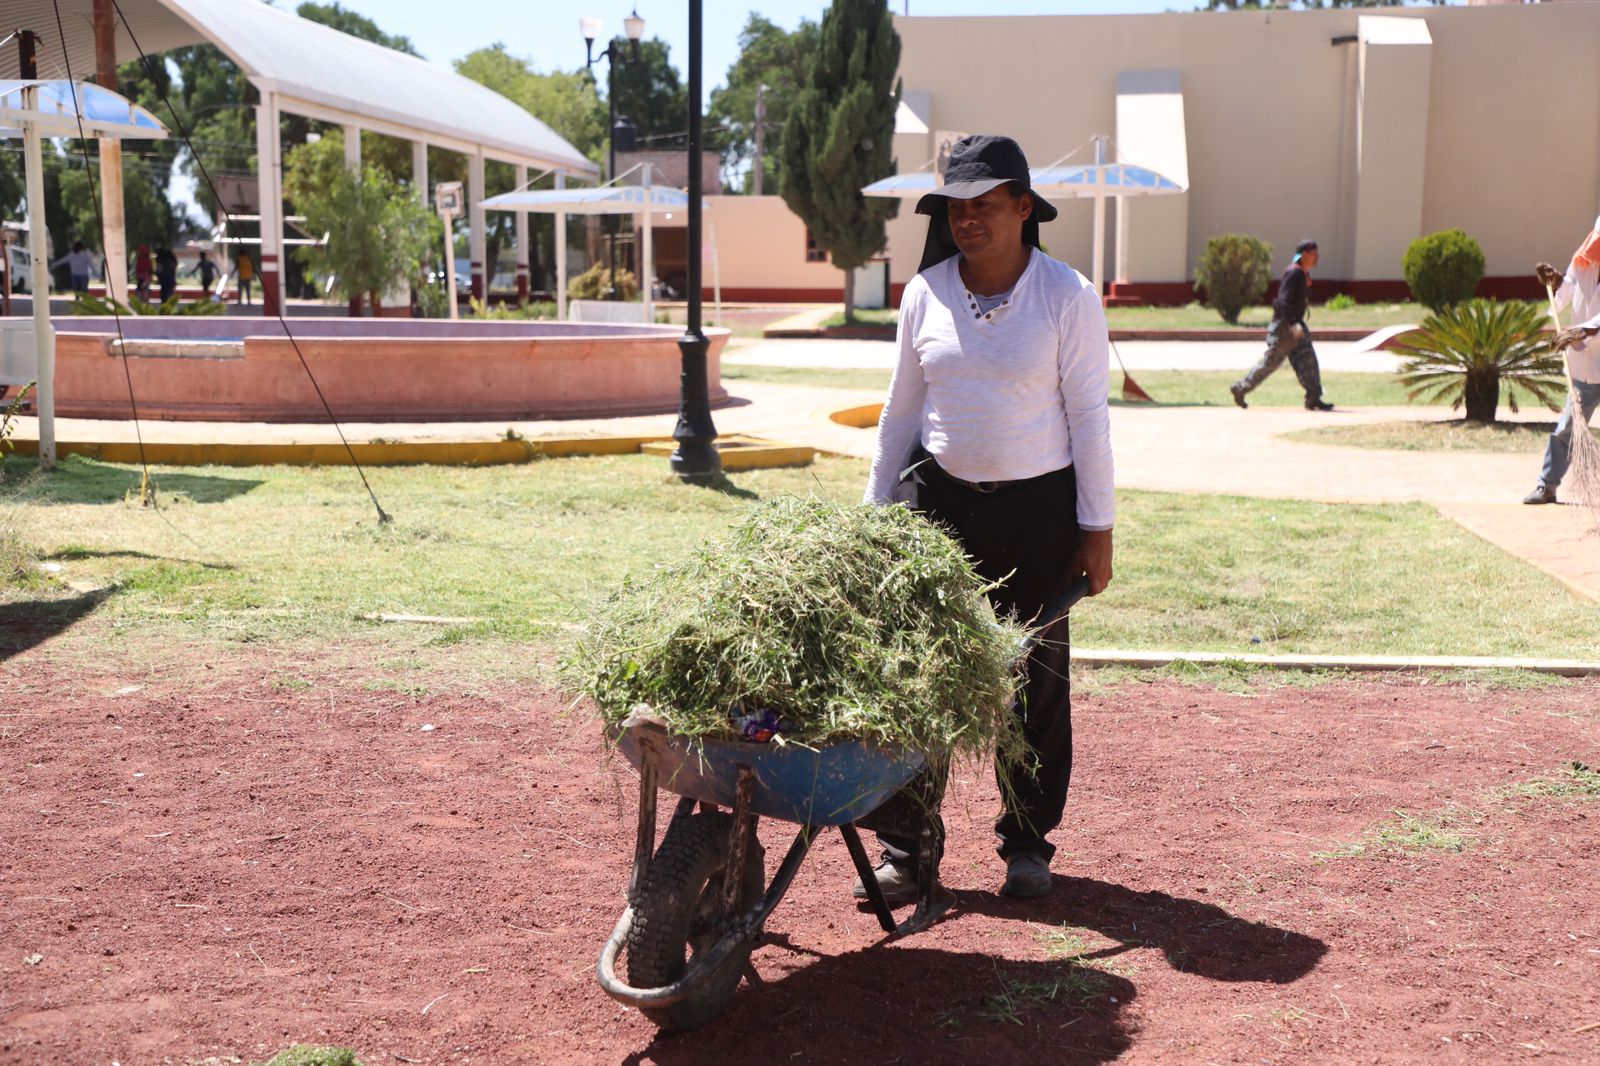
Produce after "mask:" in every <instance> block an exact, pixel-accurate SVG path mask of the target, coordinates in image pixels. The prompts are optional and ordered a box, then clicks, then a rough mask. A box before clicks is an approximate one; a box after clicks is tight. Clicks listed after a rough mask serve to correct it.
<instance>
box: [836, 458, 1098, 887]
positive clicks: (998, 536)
mask: <svg viewBox="0 0 1600 1066" xmlns="http://www.w3.org/2000/svg"><path fill="white" fill-rule="evenodd" d="M919 458H920V456H919ZM917 470H918V473H919V474H921V480H922V482H923V483H922V484H921V485H920V486H919V487H918V492H917V509H918V511H920V512H921V513H922V514H923V515H924V516H926V517H927V518H928V519H929V520H930V521H932V522H936V523H938V524H939V525H941V526H943V527H945V529H946V530H947V531H948V532H950V533H951V534H952V535H953V536H954V537H955V538H956V540H957V541H958V542H960V544H961V545H962V547H964V548H965V549H966V552H967V555H968V556H970V557H971V558H972V560H973V563H974V566H975V568H976V569H977V571H978V573H979V574H980V575H981V576H982V577H983V578H984V579H985V580H987V581H1000V580H1002V579H1004V580H1005V584H1004V585H1002V586H1001V587H999V588H997V589H994V590H993V591H992V592H990V593H989V601H990V603H992V604H993V605H994V609H995V611H996V612H997V613H999V614H1002V615H1007V614H1014V615H1015V616H1016V617H1017V618H1018V619H1020V620H1022V621H1023V622H1028V621H1031V620H1033V619H1036V618H1038V617H1039V615H1040V613H1041V612H1042V611H1043V610H1044V608H1045V606H1046V605H1047V604H1049V603H1050V602H1051V601H1053V600H1055V599H1056V598H1057V597H1059V596H1060V595H1061V594H1062V593H1063V592H1065V591H1066V588H1067V586H1068V585H1069V584H1071V583H1072V580H1073V578H1074V577H1075V576H1076V575H1074V574H1073V573H1072V562H1073V559H1074V558H1075V557H1076V556H1077V554H1078V548H1079V546H1080V545H1081V544H1082V541H1083V533H1082V531H1081V530H1080V529H1079V528H1078V488H1077V475H1076V473H1075V472H1074V471H1073V469H1072V468H1071V467H1070V466H1069V467H1066V468H1065V469H1062V470H1056V471H1053V472H1051V473H1049V474H1043V475H1041V476H1039V477H1035V478H1029V479H1027V480H1026V481H1015V482H1010V483H1008V484H1005V485H1002V486H1001V487H999V488H998V489H996V490H995V491H993V492H980V491H978V490H977V489H973V488H969V487H968V486H966V485H965V484H963V483H961V482H958V481H956V480H954V479H952V478H951V477H949V476H948V475H946V474H945V473H944V471H943V470H940V469H939V468H938V466H937V465H936V464H934V463H932V462H924V463H923V464H922V465H921V466H920V467H918V468H917ZM1007 575H1010V576H1007ZM1071 655H1072V652H1071V646H1070V643H1069V639H1068V633H1067V620H1066V619H1062V620H1061V621H1060V622H1057V623H1056V624H1055V625H1053V626H1051V627H1050V629H1049V631H1047V632H1046V633H1044V634H1043V637H1042V639H1041V640H1040V641H1039V643H1038V645H1037V646H1035V648H1034V649H1033V651H1032V653H1030V654H1029V656H1028V660H1027V683H1026V685H1025V686H1024V688H1023V690H1022V693H1021V695H1020V696H1019V698H1018V699H1017V702H1016V703H1015V704H1014V705H1013V707H1012V711H1013V713H1015V714H1016V715H1018V716H1019V717H1021V719H1022V723H1023V732H1024V735H1025V736H1026V737H1027V740H1028V745H1029V747H1030V748H1031V749H1032V752H1033V754H1034V755H1035V756H1036V757H1037V759H1038V766H1037V768H1036V770H1035V771H1033V772H1029V771H1028V770H1026V769H1023V768H1020V767H1018V768H1012V770H1011V772H1010V774H1009V776H1010V787H1011V790H1012V793H1013V795H1012V796H1011V800H1010V802H1008V803H1007V805H1006V810H1005V812H1004V813H1003V814H1002V815H1001V816H1000V818H999V820H998V821H996V822H995V826H994V829H995V833H996V835H998V836H999V837H1000V849H999V850H1000V854H1001V855H1002V856H1008V855H1011V854H1013V853H1016V852H1030V853H1032V854H1035V855H1038V856H1040V857H1041V858H1043V859H1045V860H1046V861H1048V860H1049V859H1050V857H1051V856H1052V855H1054V854H1055V850H1056V849H1055V845H1054V844H1051V843H1050V842H1049V841H1048V840H1046V839H1045V834H1047V833H1049V832H1050V831H1051V830H1053V829H1054V828H1055V827H1056V826H1058V825H1060V824H1061V815H1062V812H1063V811H1064V810H1065V809H1066V805H1067V784H1068V781H1069V780H1070V779H1071V777H1072V692H1071V685H1070V682H1069V679H1068V676H1067V669H1068V666H1069V663H1070V660H1071ZM996 774H997V777H998V776H999V775H1000V768H998V767H997V768H996ZM1005 791H1006V790H1005V786H1004V785H1003V784H1002V787H1001V792H1002V794H1004V793H1005ZM943 792H944V774H943V773H942V772H930V773H929V774H927V775H925V776H924V778H922V779H919V780H918V781H914V782H912V784H911V785H909V786H907V789H906V792H904V793H902V794H901V795H899V796H896V797H894V798H892V799H891V800H890V801H889V802H888V803H886V804H884V806H883V807H882V808H880V809H879V811H878V812H874V814H873V815H871V816H869V817H868V818H865V819H863V820H862V824H863V825H864V826H866V827H867V828H870V829H877V830H878V839H879V840H881V841H882V842H883V846H884V850H885V851H886V852H887V853H888V854H889V855H890V856H891V857H892V858H894V859H896V860H902V861H904V860H909V859H913V858H914V857H915V855H916V851H917V836H916V833H915V830H914V829H912V828H911V826H912V825H913V824H914V819H912V818H910V817H908V816H907V813H908V811H909V810H912V809H915V810H916V811H922V810H926V809H927V799H926V797H928V796H930V795H931V796H932V799H933V804H932V806H933V809H935V810H937V808H938V801H939V799H940V798H941V797H942V795H943ZM943 838H944V832H943V826H942V825H941V826H940V827H939V839H940V840H941V841H942V840H943Z"/></svg>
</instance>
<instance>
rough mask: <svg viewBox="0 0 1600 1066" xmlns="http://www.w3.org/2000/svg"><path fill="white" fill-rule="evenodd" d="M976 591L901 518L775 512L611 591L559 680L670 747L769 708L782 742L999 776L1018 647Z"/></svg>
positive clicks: (1014, 747)
mask: <svg viewBox="0 0 1600 1066" xmlns="http://www.w3.org/2000/svg"><path fill="white" fill-rule="evenodd" d="M985 591H986V586H985V584H984V582H983V581H982V579H981V578H979V577H978V575H977V574H976V573H975V572H974V571H973V569H972V564H971V563H970V561H969V560H968V559H967V558H966V557H965V556H964V555H963V554H962V551H961V548H960V547H959V546H958V545H957V544H956V543H955V542H954V541H953V540H951V539H950V537H949V536H947V535H946V534H945V533H944V532H942V531H941V530H939V529H937V528H936V527H934V526H933V525H931V524H930V523H928V522H926V521H924V520H923V519H921V518H918V517H916V516H915V515H913V514H912V513H911V512H910V511H908V510H906V509H905V508H903V507H873V506H866V505H856V506H841V505H838V504H834V503H829V502H827V501H824V500H821V499H817V498H815V497H812V498H805V499H801V498H797V497H784V498H779V499H777V500H774V501H770V502H767V503H763V504H760V505H757V506H755V507H753V508H752V509H751V510H750V511H749V513H748V515H747V516H746V517H745V519H744V520H743V521H742V522H741V523H740V524H739V525H738V526H737V527H735V528H734V529H733V530H732V531H731V533H730V534H729V535H728V536H727V537H726V538H724V539H722V540H717V541H711V542H708V543H707V544H705V545H704V546H702V547H701V548H700V549H698V550H697V551H695V552H693V553H692V554H691V555H689V556H688V557H687V558H685V559H682V560H681V561H679V562H676V563H673V564H670V565H667V566H663V567H661V568H659V569H657V570H655V571H654V572H653V573H651V574H649V575H648V576H646V577H644V578H642V579H640V580H637V581H633V580H630V581H628V582H626V583H625V584H624V586H623V587H622V589H621V590H620V591H618V592H616V593H615V594H613V595H612V596H611V597H610V598H609V599H608V600H607V601H606V602H605V603H604V604H603V605H602V606H601V607H600V608H599V610H598V611H597V612H596V614H595V616H594V618H593V619H592V620H591V621H590V623H589V624H588V626H587V628H586V630H585V631H584V633H583V634H582V636H581V637H580V638H579V640H578V642H577V644H576V646H575V648H574V650H573V652H572V654H571V655H570V656H569V657H568V658H567V660H566V661H565V663H564V673H565V676H566V679H567V682H568V684H569V687H571V688H572V689H573V690H574V691H577V692H580V693H582V694H584V695H587V696H590V697H591V698H593V699H594V701H595V702H596V703H597V704H599V706H600V710H601V713H602V715H603V716H604V718H605V720H606V722H607V723H608V724H609V725H613V726H614V725H616V724H618V723H620V722H621V721H622V720H623V719H625V718H626V717H627V716H628V715H629V714H630V713H631V712H633V711H634V710H635V709H636V708H637V707H638V706H639V705H641V704H643V705H646V706H647V707H648V708H649V709H650V711H651V712H652V713H654V714H655V715H656V716H658V717H660V718H662V719H663V720H664V721H665V722H666V724H667V727H668V728H669V729H670V730H671V731H673V732H675V733H677V734H679V735H681V736H685V737H690V738H702V737H729V736H732V735H734V734H733V729H732V727H731V725H730V720H729V715H730V710H731V709H732V708H734V707H736V706H743V707H746V708H762V709H769V710H772V711H775V712H776V713H777V714H778V715H779V716H781V717H782V718H783V720H784V721H785V722H786V730H785V732H784V733H783V734H782V736H783V738H784V739H785V740H787V741H795V742H800V743H804V744H809V745H821V744H826V743H829V742H832V741H838V740H847V739H848V740H868V741H872V742H876V743H879V744H885V745H894V746H899V747H904V748H907V749H910V750H912V751H915V752H918V753H920V754H923V755H924V756H927V757H929V758H937V757H942V756H948V755H950V754H955V755H983V754H986V753H988V752H991V751H998V753H999V754H1000V756H1001V757H1002V759H1003V760H1007V761H1014V760H1016V759H1017V758H1019V757H1020V755H1021V753H1022V752H1023V751H1024V750H1025V748H1024V744H1023V741H1022V737H1021V730H1020V725H1019V723H1018V721H1017V719H1016V717H1015V716H1014V715H1012V714H1011V713H1010V710H1009V708H1010V705H1011V701H1012V698H1013V696H1014V694H1015V691H1016V671H1015V663H1016V659H1017V656H1018V654H1019V651H1020V648H1021V642H1022V639H1023V637H1024V636H1025V632H1024V630H1022V629H1021V628H1019V627H1018V626H1016V625H1014V624H1011V623H1009V622H1004V621H1001V620H998V619H997V618H996V617H995V615H994V612H993V610H992V609H991V608H990V606H989V604H988V601H987V600H986V599H985V598H984V592H985Z"/></svg>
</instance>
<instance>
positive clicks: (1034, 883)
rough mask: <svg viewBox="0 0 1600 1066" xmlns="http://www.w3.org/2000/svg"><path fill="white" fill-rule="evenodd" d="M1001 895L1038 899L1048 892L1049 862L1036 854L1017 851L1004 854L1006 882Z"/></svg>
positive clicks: (1013, 897)
mask: <svg viewBox="0 0 1600 1066" xmlns="http://www.w3.org/2000/svg"><path fill="white" fill-rule="evenodd" d="M1000 894H1001V895H1002V896H1010V897H1011V898H1012V899H1038V898H1039V897H1040V896H1048V895H1049V894H1050V863H1049V861H1048V860H1046V859H1043V858H1041V857H1040V856H1038V855H1033V854H1031V853H1029V852H1026V851H1019V852H1017V853H1016V854H1014V855H1008V856H1006V883H1005V884H1004V885H1003V886H1002V887H1001V889H1000Z"/></svg>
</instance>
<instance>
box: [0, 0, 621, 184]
mask: <svg viewBox="0 0 1600 1066" xmlns="http://www.w3.org/2000/svg"><path fill="white" fill-rule="evenodd" d="M59 3H60V8H61V20H62V25H63V27H64V29H65V32H66V51H65V55H63V53H62V47H61V35H60V33H58V31H57V28H56V16H55V10H56V7H55V2H53V0H7V2H6V5H5V6H6V24H7V26H8V27H22V28H26V29H32V30H33V31H34V32H36V33H37V34H38V35H39V72H40V74H41V75H45V76H51V77H65V76H66V73H67V66H68V63H69V62H70V65H71V68H72V73H73V75H74V76H75V77H78V78H85V77H90V76H92V75H93V73H94V69H95V66H94V33H93V24H92V9H93V0H59ZM117 3H118V6H119V7H120V8H121V11H122V13H123V15H124V16H126V18H127V22H128V25H127V26H124V25H123V24H122V21H121V19H118V20H117V25H116V43H117V61H118V62H128V61H129V60H133V59H137V58H138V57H139V48H138V47H135V44H134V37H137V38H138V45H139V46H140V47H142V48H143V49H144V51H145V52H146V53H148V54H150V55H155V54H157V53H160V52H165V51H169V50H171V49H173V48H179V47H183V46H185V45H192V44H204V43H207V42H209V43H212V44H215V45H216V46H217V47H218V48H220V49H222V51H223V52H224V53H226V54H227V56H228V58H230V59H232V60H233V61H234V62H235V63H237V64H239V66H240V67H241V68H242V69H243V70H244V72H245V74H246V75H247V76H248V77H249V79H250V81H251V83H252V84H254V85H255V86H256V87H257V88H258V89H260V90H261V91H262V92H274V93H278V94H279V95H280V97H282V102H283V105H284V109H285V110H287V111H292V112H295V113H301V114H307V115H308V116H309V117H312V118H318V119H322V120H325V121H330V122H349V123H352V124H355V125H359V126H363V127H365V128H369V129H373V130H377V131H379V132H383V133H389V134H392V135H394V136H399V137H404V138H408V139H422V140H427V141H428V142H429V143H431V144H438V145H441V146H442V147H451V148H456V149H457V150H461V149H462V148H469V147H477V146H481V147H482V148H483V150H484V154H486V155H489V156H492V157H494V158H496V159H502V160H505V161H507V162H513V163H521V164H524V165H528V166H535V167H554V168H560V169H562V170H565V171H567V172H568V173H573V174H587V175H595V174H598V173H599V168H598V167H596V166H595V165H594V164H593V163H591V162H590V161H589V160H588V159H586V158H584V156H583V154H582V153H581V152H579V151H578V150H577V149H576V148H574V147H573V146H572V145H571V144H569V143H568V142H567V141H566V140H565V139H563V138H562V137H561V136H559V135H558V134H557V133H555V131H553V130H552V129H550V127H549V126H546V125H545V124H544V123H543V122H540V121H539V120H538V119H537V118H535V117H533V116H532V115H530V114H529V113H528V112H527V111H525V110H523V109H522V108H521V107H519V106H518V105H517V104H515V103H513V102H512V101H510V100H508V99H506V98H505V97H504V96H501V95H500V94H499V93H497V92H494V91H493V90H492V89H488V88H486V87H484V86H482V85H479V84H478V83H477V82H475V81H473V80H472V79H470V78H466V77H462V76H461V75H460V74H457V73H455V72H454V71H451V70H448V69H446V68H444V67H441V66H436V65H435V64H433V63H429V62H428V61H427V60H425V59H420V58H418V57H416V56H409V55H406V54H405V53H403V52H397V51H395V50H393V49H391V48H385V47H383V46H382V45H378V44H373V43H372V42H370V41H363V40H361V39H360V38H358V37H352V36H350V35H349V34H347V33H341V32H340V31H338V30H335V29H332V28H330V27H328V26H323V25H321V24H320V23H316V22H312V21H310V20H308V19H303V18H300V17H299V16H297V15H293V14H290V13H289V12H287V11H280V10H277V9H276V8H272V7H269V6H268V5H267V4H264V3H262V2H261V0H117ZM130 27H131V29H132V34H130V33H129V28H130ZM17 74H18V70H17V50H16V48H15V47H8V48H4V49H0V78H15V77H16V76H17ZM297 104H298V105H302V106H297Z"/></svg>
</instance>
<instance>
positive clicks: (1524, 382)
mask: <svg viewBox="0 0 1600 1066" xmlns="http://www.w3.org/2000/svg"><path fill="white" fill-rule="evenodd" d="M1544 324H1545V319H1544V314H1543V313H1542V312H1541V311H1540V310H1539V309H1538V308H1537V307H1536V306H1535V305H1533V304H1528V303H1523V302H1521V301H1520V300H1510V301H1507V302H1505V303H1501V302H1499V301H1497V300H1468V301H1467V302H1465V303H1460V304H1456V305H1455V306H1453V307H1447V308H1445V309H1444V310H1442V311H1437V312H1435V313H1434V314H1431V315H1429V316H1428V317H1427V318H1426V319H1425V320H1423V323H1422V325H1421V326H1420V327H1419V328H1418V329H1416V330H1414V331H1412V332H1410V333H1406V334H1403V335H1401V337H1400V339H1399V341H1398V342H1397V343H1396V344H1394V345H1393V348H1394V351H1395V352H1396V353H1397V354H1399V355H1400V356H1402V357H1404V358H1405V359H1406V363H1405V365H1403V366H1402V367H1401V368H1400V384H1402V385H1404V386H1405V387H1406V390H1407V394H1408V395H1409V396H1410V397H1411V399H1413V400H1415V399H1417V398H1418V397H1421V398H1422V399H1424V400H1434V399H1445V398H1448V399H1449V400H1450V406H1451V407H1452V408H1454V409H1459V408H1460V407H1461V405H1462V404H1463V403H1464V404H1466V407H1467V419H1468V421H1472V422H1493V421H1494V420H1495V412H1496V408H1497V407H1498V405H1499V402H1500V384H1501V382H1502V381H1504V382H1505V385H1506V403H1507V404H1508V405H1509V406H1510V407H1511V410H1512V411H1513V412H1515V411H1516V410H1517V389H1518V388H1521V389H1524V390H1526V391H1527V392H1528V393H1529V394H1530V395H1532V396H1533V397H1534V398H1535V399H1537V400H1539V401H1540V402H1542V403H1543V404H1545V405H1546V406H1547V407H1550V408H1551V409H1555V408H1556V407H1558V406H1560V398H1561V396H1562V394H1563V393H1564V391H1565V389H1566V378H1565V377H1564V376H1563V372H1562V369H1561V357H1560V356H1558V355H1556V354H1555V353H1554V351H1553V350H1552V349H1551V346H1550V340H1549V338H1548V337H1546V336H1545V335H1544V334H1543V332H1542V331H1543V329H1544Z"/></svg>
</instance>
